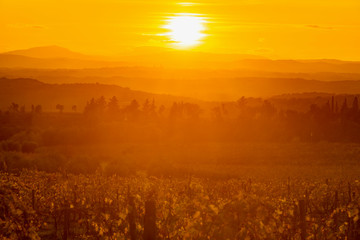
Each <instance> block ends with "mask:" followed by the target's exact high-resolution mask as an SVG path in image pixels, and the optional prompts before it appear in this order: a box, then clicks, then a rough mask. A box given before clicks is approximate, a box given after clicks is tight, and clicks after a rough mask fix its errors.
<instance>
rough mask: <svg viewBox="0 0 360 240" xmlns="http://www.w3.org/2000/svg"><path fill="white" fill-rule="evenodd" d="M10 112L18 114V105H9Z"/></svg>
mask: <svg viewBox="0 0 360 240" xmlns="http://www.w3.org/2000/svg"><path fill="white" fill-rule="evenodd" d="M9 111H10V112H19V104H17V103H11V105H10V107H9Z"/></svg>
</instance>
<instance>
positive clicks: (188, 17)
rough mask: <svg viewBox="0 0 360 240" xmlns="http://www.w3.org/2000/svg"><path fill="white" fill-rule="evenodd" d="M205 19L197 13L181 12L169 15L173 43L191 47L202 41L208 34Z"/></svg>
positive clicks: (168, 26) (170, 35) (168, 24)
mask: <svg viewBox="0 0 360 240" xmlns="http://www.w3.org/2000/svg"><path fill="white" fill-rule="evenodd" d="M205 22H206V21H205V19H204V18H203V17H200V16H198V15H195V14H179V15H176V16H173V17H169V18H168V20H167V25H165V26H164V28H165V29H168V30H169V32H168V33H167V35H168V36H169V38H170V40H171V41H172V43H174V44H175V45H178V46H181V47H191V46H194V45H197V44H199V43H201V40H202V39H203V38H204V37H205V36H206V35H205V34H204V30H205V25H204V24H205Z"/></svg>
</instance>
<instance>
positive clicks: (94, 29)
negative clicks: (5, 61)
mask: <svg viewBox="0 0 360 240" xmlns="http://www.w3.org/2000/svg"><path fill="white" fill-rule="evenodd" d="M181 14H187V16H196V17H197V18H199V19H202V21H203V22H202V24H203V26H204V29H201V34H202V35H201V39H200V40H199V39H198V40H197V43H198V44H197V45H196V46H193V47H192V48H193V49H194V50H197V51H206V52H225V53H243V54H255V55H262V56H266V57H271V58H293V59H294V58H296V59H299V58H300V59H303V58H337V59H345V60H360V1H359V0H302V1H299V0H296V1H291V0H287V1H286V0H221V1H214V0H209V1H205V0H197V1H192V2H191V3H184V2H183V3H182V2H181V1H172V0H154V1H150V0H144V1H140V0H129V1H125V0H0V33H1V34H0V38H1V41H0V51H9V50H15V49H21V48H30V47H35V46H44V45H59V46H62V47H66V48H69V49H71V50H74V51H79V52H83V53H88V54H103V55H105V54H106V55H116V54H120V53H121V52H124V51H125V50H128V49H132V48H134V47H141V46H155V47H176V46H175V45H174V44H173V43H172V41H173V39H172V36H171V34H169V33H168V32H169V31H171V30H169V27H168V28H166V27H164V26H166V25H169V21H170V20H169V19H172V18H174V16H178V15H181ZM173 25H174V23H173ZM190 25H191V24H190ZM180 38H181V37H180ZM199 38H200V37H199Z"/></svg>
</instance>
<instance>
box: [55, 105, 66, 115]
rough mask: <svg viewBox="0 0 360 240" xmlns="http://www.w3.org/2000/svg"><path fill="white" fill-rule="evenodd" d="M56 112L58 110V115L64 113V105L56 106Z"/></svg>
mask: <svg viewBox="0 0 360 240" xmlns="http://www.w3.org/2000/svg"><path fill="white" fill-rule="evenodd" d="M56 110H59V112H60V113H62V112H63V111H64V105H61V104H56Z"/></svg>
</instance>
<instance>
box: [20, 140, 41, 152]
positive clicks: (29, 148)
mask: <svg viewBox="0 0 360 240" xmlns="http://www.w3.org/2000/svg"><path fill="white" fill-rule="evenodd" d="M37 147H38V145H37V144H36V143H35V142H25V143H23V145H22V147H21V151H22V152H23V153H34V152H35V150H36V148H37Z"/></svg>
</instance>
